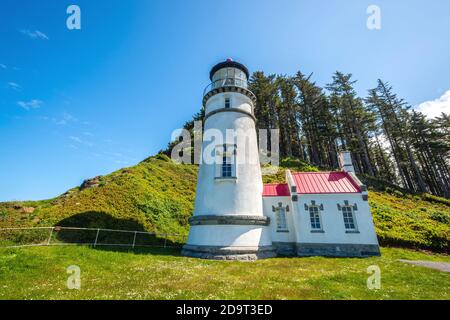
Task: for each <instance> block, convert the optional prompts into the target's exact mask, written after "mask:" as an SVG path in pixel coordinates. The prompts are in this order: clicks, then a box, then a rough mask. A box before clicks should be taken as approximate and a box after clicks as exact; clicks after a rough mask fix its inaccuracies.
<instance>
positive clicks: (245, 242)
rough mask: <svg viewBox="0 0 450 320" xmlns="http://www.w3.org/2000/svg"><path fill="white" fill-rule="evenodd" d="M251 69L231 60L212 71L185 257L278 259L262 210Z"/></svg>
mask: <svg viewBox="0 0 450 320" xmlns="http://www.w3.org/2000/svg"><path fill="white" fill-rule="evenodd" d="M248 78H249V72H248V69H247V68H246V67H245V66H244V65H242V64H240V63H238V62H235V61H233V60H232V59H228V60H227V61H225V62H221V63H219V64H217V65H216V66H214V67H213V68H212V70H211V73H210V79H211V81H212V83H211V84H210V85H209V86H208V87H207V88H206V90H205V92H204V98H203V106H204V108H205V119H204V135H203V145H202V162H201V164H200V170H199V175H198V182H197V193H196V199H195V209H194V215H193V217H192V218H191V219H190V221H189V222H190V225H191V229H190V233H189V239H188V241H187V244H186V245H185V246H184V247H183V251H182V254H184V255H186V256H192V257H199V258H205V259H223V260H255V259H260V258H269V257H274V256H276V253H275V249H274V247H273V246H272V240H271V236H270V230H269V227H268V226H269V224H270V220H269V218H268V217H266V216H264V214H263V208H262V192H263V183H262V176H261V168H260V162H259V149H258V143H257V135H256V126H255V120H256V119H255V116H254V113H253V109H254V106H255V103H256V97H255V95H254V94H253V93H252V92H251V91H250V90H249V89H248V87H247V81H248Z"/></svg>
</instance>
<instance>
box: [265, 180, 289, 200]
mask: <svg viewBox="0 0 450 320" xmlns="http://www.w3.org/2000/svg"><path fill="white" fill-rule="evenodd" d="M290 195H291V192H290V191H289V186H288V185H287V183H286V184H276V183H274V184H265V185H264V191H263V197H289V196H290Z"/></svg>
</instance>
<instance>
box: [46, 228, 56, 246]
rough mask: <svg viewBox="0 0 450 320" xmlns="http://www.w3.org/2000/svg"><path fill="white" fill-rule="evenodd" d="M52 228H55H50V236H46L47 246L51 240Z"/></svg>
mask: <svg viewBox="0 0 450 320" xmlns="http://www.w3.org/2000/svg"><path fill="white" fill-rule="evenodd" d="M54 229H55V227H53V228H51V229H50V236H49V237H48V240H47V245H48V246H49V245H50V242H51V241H52V235H53V230H54Z"/></svg>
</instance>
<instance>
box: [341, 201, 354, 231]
mask: <svg viewBox="0 0 450 320" xmlns="http://www.w3.org/2000/svg"><path fill="white" fill-rule="evenodd" d="M342 214H343V216H344V224H345V229H346V230H348V231H355V230H356V223H355V217H354V215H353V208H352V207H351V206H344V207H342Z"/></svg>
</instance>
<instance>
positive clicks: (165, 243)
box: [164, 234, 167, 249]
mask: <svg viewBox="0 0 450 320" xmlns="http://www.w3.org/2000/svg"><path fill="white" fill-rule="evenodd" d="M166 245H167V234H165V235H164V249H165V248H166Z"/></svg>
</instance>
